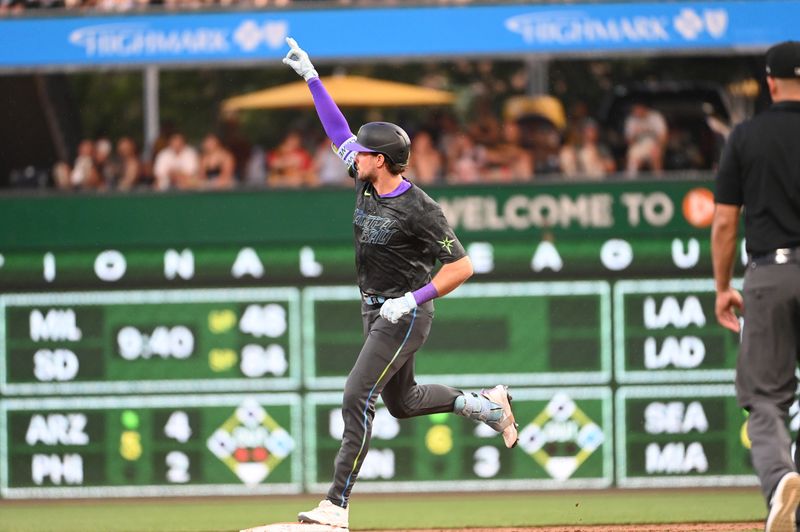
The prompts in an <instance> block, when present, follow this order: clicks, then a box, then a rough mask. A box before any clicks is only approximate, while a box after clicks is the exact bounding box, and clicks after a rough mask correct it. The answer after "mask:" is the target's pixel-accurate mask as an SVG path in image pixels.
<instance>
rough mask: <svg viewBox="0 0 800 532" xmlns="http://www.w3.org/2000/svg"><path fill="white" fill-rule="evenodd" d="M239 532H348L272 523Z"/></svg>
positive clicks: (334, 528)
mask: <svg viewBox="0 0 800 532" xmlns="http://www.w3.org/2000/svg"><path fill="white" fill-rule="evenodd" d="M239 532H349V531H348V529H346V528H336V527H332V526H328V525H314V524H311V523H274V524H271V525H264V526H257V527H255V528H246V529H244V530H240V531H239Z"/></svg>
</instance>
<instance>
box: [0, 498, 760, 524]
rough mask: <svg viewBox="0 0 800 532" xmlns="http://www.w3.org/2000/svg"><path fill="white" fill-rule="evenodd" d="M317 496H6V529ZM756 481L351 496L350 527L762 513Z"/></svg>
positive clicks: (164, 516)
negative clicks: (716, 486) (704, 486)
mask: <svg viewBox="0 0 800 532" xmlns="http://www.w3.org/2000/svg"><path fill="white" fill-rule="evenodd" d="M318 501H319V497H309V496H303V497H278V496H273V497H263V498H217V499H193V500H185V499H139V500H137V499H131V500H96V501H94V500H91V501H86V500H84V501H57V502H53V501H0V531H2V532H12V531H13V532H34V531H35V532H47V531H58V532H73V531H74V532H95V531H97V532H101V531H102V532H133V531H136V532H139V531H152V532H168V531H169V532H189V531H191V532H201V531H202V532H206V531H209V532H210V531H229V530H239V529H240V528H246V527H251V526H256V525H261V524H267V523H275V522H285V521H292V520H294V517H295V515H296V514H297V512H298V511H300V510H306V509H309V508H311V507H312V506H314V505H316V503H317V502H318ZM764 512H765V510H764V503H763V501H762V499H761V496H760V494H759V493H758V491H757V490H755V489H720V490H658V491H655V490H644V491H629V490H610V491H602V492H594V491H582V492H553V493H551V492H545V493H542V492H530V493H516V492H515V493H490V494H487V495H480V494H422V495H398V496H389V495H382V496H366V495H356V496H354V500H353V503H352V505H351V510H350V525H351V528H352V529H386V528H406V529H407V528H448V527H450V528H455V527H486V528H492V527H511V526H538V525H555V524H564V525H590V524H612V523H613V524H625V523H677V522H721V521H758V520H761V519H763V516H764Z"/></svg>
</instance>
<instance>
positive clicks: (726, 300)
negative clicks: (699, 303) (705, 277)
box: [714, 288, 744, 333]
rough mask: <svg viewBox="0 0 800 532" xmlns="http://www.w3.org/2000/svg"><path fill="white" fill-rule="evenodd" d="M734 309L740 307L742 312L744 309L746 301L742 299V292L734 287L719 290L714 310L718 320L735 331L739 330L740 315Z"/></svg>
mask: <svg viewBox="0 0 800 532" xmlns="http://www.w3.org/2000/svg"><path fill="white" fill-rule="evenodd" d="M733 309H738V310H739V311H740V312H741V311H742V310H744V302H743V301H742V294H740V293H739V292H738V291H737V290H734V289H733V288H728V289H727V290H720V291H718V292H717V302H716V304H715V305H714V312H715V313H716V315H717V321H718V322H719V324H720V325H722V326H723V327H725V328H726V329H730V330H732V331H733V332H736V333H738V332H739V317H738V316H737V315H736V313H735V312H734V310H733Z"/></svg>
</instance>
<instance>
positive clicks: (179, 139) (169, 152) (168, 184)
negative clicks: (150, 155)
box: [153, 133, 200, 190]
mask: <svg viewBox="0 0 800 532" xmlns="http://www.w3.org/2000/svg"><path fill="white" fill-rule="evenodd" d="M199 168H200V158H199V157H198V155H197V150H195V149H194V148H193V147H191V146H189V145H188V144H186V139H185V138H184V136H183V135H182V134H180V133H174V134H173V135H172V136H170V138H169V144H168V145H167V147H166V148H164V149H163V150H161V151H160V152H158V155H156V161H155V165H154V167H153V175H154V176H155V181H156V183H155V186H156V189H157V190H167V189H170V188H181V189H187V188H196V187H197V186H198V184H199V183H198V170H199Z"/></svg>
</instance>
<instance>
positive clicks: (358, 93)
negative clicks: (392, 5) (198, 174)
mask: <svg viewBox="0 0 800 532" xmlns="http://www.w3.org/2000/svg"><path fill="white" fill-rule="evenodd" d="M321 79H322V82H323V83H324V84H325V88H326V89H327V90H328V92H329V93H330V95H331V97H332V98H333V101H335V102H336V104H337V105H340V106H346V107H404V106H419V105H446V104H451V103H453V101H454V100H455V95H453V94H452V93H450V92H447V91H441V90H436V89H429V88H427V87H419V86H417V85H410V84H408V83H398V82H395V81H386V80H380V79H373V78H367V77H364V76H331V77H325V78H321ZM312 105H314V101H313V100H312V99H311V93H310V92H309V90H308V87H307V86H306V82H305V81H297V82H294V83H288V84H286V85H280V86H278V87H272V88H269V89H264V90H260V91H256V92H250V93H248V94H243V95H241V96H234V97H233V98H228V99H227V100H225V101H224V102H222V110H223V111H225V112H230V111H238V110H243V109H281V108H287V107H311V106H312Z"/></svg>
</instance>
